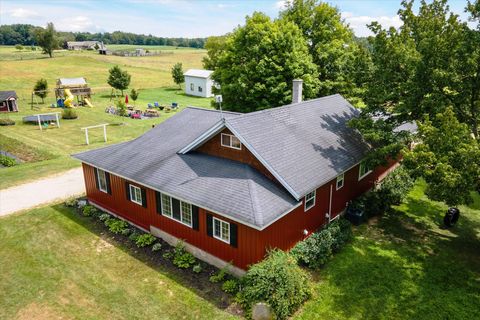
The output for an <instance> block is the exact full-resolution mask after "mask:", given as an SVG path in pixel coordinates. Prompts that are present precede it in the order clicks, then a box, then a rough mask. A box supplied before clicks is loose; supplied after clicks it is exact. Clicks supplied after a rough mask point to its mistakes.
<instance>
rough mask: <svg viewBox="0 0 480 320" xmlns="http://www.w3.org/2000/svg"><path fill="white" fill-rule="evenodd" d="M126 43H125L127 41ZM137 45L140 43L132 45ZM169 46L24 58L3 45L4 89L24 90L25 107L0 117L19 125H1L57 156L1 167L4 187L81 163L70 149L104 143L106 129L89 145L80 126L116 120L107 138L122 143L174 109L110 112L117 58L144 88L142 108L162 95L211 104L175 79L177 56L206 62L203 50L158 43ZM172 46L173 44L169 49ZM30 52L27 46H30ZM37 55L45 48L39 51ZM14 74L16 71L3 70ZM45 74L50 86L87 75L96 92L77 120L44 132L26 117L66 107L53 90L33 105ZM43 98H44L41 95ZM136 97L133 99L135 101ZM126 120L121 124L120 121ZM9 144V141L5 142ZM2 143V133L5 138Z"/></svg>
mask: <svg viewBox="0 0 480 320" xmlns="http://www.w3.org/2000/svg"><path fill="white" fill-rule="evenodd" d="M123 47H126V46H123ZM130 47H131V48H135V46H130ZM155 48H157V49H162V50H165V51H166V52H167V51H168V52H170V53H168V54H165V55H160V56H154V57H116V56H101V55H98V54H96V53H94V52H89V51H84V52H67V51H64V52H61V53H60V55H62V56H60V57H55V58H53V59H48V58H45V59H43V58H42V59H30V60H27V59H24V60H9V59H4V60H3V61H1V59H3V58H4V57H11V56H12V55H15V54H17V53H16V51H17V50H15V49H14V48H13V47H0V61H1V65H0V72H1V74H2V77H0V90H15V91H16V92H17V94H18V95H19V98H20V99H19V107H20V112H18V113H9V114H0V117H2V118H5V117H9V118H11V119H13V120H15V121H16V122H17V124H16V125H15V126H10V127H2V128H1V131H0V134H1V135H4V136H6V137H9V138H13V139H16V140H17V141H19V142H20V143H24V144H26V145H27V146H29V147H31V148H35V149H38V150H39V151H40V152H48V153H49V154H52V155H53V157H52V159H50V160H46V161H42V162H34V163H25V164H21V165H19V166H16V167H11V168H4V169H1V170H2V171H1V173H2V177H3V179H1V180H0V189H3V188H6V187H9V186H13V185H16V184H18V183H21V182H25V181H28V180H32V179H35V178H39V177H41V176H45V175H49V174H51V173H54V172H58V171H62V170H65V169H69V168H72V167H74V166H78V165H79V163H78V162H77V161H75V160H73V159H71V158H70V156H69V155H70V154H72V153H75V152H79V151H82V150H86V149H90V148H98V147H101V146H103V145H105V144H104V143H103V137H102V132H101V130H98V129H97V130H91V131H90V134H91V144H90V145H89V146H86V145H85V137H84V133H83V131H81V129H80V128H82V127H85V126H91V125H96V124H101V123H109V124H113V125H112V126H109V127H108V129H107V132H108V140H109V141H108V143H118V142H122V141H126V140H130V139H133V138H136V137H138V136H139V135H141V134H142V133H144V132H146V131H147V130H148V129H150V128H151V127H152V125H153V124H157V123H159V122H161V121H163V120H165V119H166V118H168V117H170V116H171V115H172V114H174V113H168V114H167V113H163V112H162V113H161V117H160V118H153V119H146V120H132V119H128V118H120V117H117V116H113V115H109V114H106V113H105V112H104V110H105V107H107V106H109V105H113V104H114V101H115V100H114V101H111V100H110V88H109V87H108V85H107V82H106V80H107V77H108V69H109V68H111V67H112V66H114V65H116V64H118V65H120V66H121V67H122V68H123V69H125V70H127V71H128V72H129V73H130V74H131V75H132V82H131V85H130V87H131V88H136V89H140V96H139V98H138V100H137V101H136V102H135V105H136V106H137V107H138V108H139V109H145V108H146V106H147V104H148V103H153V102H154V101H158V102H159V103H160V104H162V105H170V104H171V103H172V102H177V103H178V104H179V105H180V107H181V109H182V108H184V107H185V106H188V105H192V106H199V107H210V99H204V98H196V97H189V96H186V95H185V94H184V93H183V91H182V90H180V89H179V88H178V86H175V85H173V82H172V80H171V74H170V69H171V67H172V65H173V64H174V63H176V62H182V63H183V65H184V69H188V68H195V67H197V68H201V59H202V57H203V56H204V55H205V51H204V50H197V49H174V48H171V47H170V48H167V47H155ZM167 49H170V50H167ZM27 53H28V52H27ZM35 54H36V55H40V56H41V54H40V53H38V52H35ZM3 75H12V76H10V77H9V76H3ZM41 77H43V78H46V79H47V81H48V83H49V86H50V88H51V89H53V88H54V87H55V81H56V79H57V78H60V77H85V78H86V79H87V81H88V83H89V84H90V86H91V87H92V88H93V90H94V93H95V95H94V96H93V97H92V99H91V100H92V103H93V104H94V106H95V107H94V108H85V107H79V108H77V109H76V110H77V112H78V114H79V118H78V119H77V120H63V121H61V127H60V128H59V129H56V128H52V129H48V130H46V131H43V132H41V131H40V130H39V129H38V127H36V126H34V125H26V124H23V123H22V118H23V117H24V116H26V115H32V114H36V113H42V112H52V111H61V109H58V108H50V107H49V106H50V105H51V104H52V103H54V102H55V95H54V94H53V92H51V93H50V94H49V96H48V97H47V98H46V100H45V104H39V105H37V107H39V108H40V109H38V110H37V109H36V110H32V109H31V105H30V103H31V91H32V88H33V86H34V84H35V81H36V80H38V79H39V78H41ZM38 101H39V102H40V101H41V100H40V99H38ZM130 103H132V101H130ZM119 124H122V125H119ZM3 148H5V146H3ZM0 149H2V139H0Z"/></svg>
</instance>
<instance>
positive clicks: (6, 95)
mask: <svg viewBox="0 0 480 320" xmlns="http://www.w3.org/2000/svg"><path fill="white" fill-rule="evenodd" d="M10 98H15V99H18V97H17V93H16V92H15V91H0V102H3V101H5V100H8V99H10Z"/></svg>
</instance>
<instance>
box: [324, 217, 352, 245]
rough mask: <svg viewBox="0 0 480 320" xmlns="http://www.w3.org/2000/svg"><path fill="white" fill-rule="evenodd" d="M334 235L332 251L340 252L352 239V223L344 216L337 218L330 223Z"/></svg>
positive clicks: (330, 229)
mask: <svg viewBox="0 0 480 320" xmlns="http://www.w3.org/2000/svg"><path fill="white" fill-rule="evenodd" d="M328 230H329V231H330V234H331V236H332V240H333V242H332V251H333V252H339V251H340V250H341V249H342V248H343V246H344V245H345V244H346V243H347V242H348V241H350V240H351V239H352V237H353V234H352V225H351V224H350V222H348V220H346V219H344V218H340V219H336V220H335V221H333V222H332V223H330V224H329V225H328Z"/></svg>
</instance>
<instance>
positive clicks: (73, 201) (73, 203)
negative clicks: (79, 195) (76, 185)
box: [65, 198, 78, 208]
mask: <svg viewBox="0 0 480 320" xmlns="http://www.w3.org/2000/svg"><path fill="white" fill-rule="evenodd" d="M77 204H78V202H77V199H75V198H70V199H67V200H65V206H66V207H70V208H72V207H76V206H77Z"/></svg>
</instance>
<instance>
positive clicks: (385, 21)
mask: <svg viewBox="0 0 480 320" xmlns="http://www.w3.org/2000/svg"><path fill="white" fill-rule="evenodd" d="M342 18H343V19H345V22H347V23H348V24H349V25H350V27H351V28H352V29H353V31H354V32H355V35H357V36H359V37H366V36H370V35H372V32H371V31H370V30H369V29H368V28H367V24H370V23H372V22H373V21H377V22H378V23H380V24H381V25H382V27H384V28H389V27H395V28H399V27H401V26H402V24H403V23H402V21H401V20H400V17H399V16H398V15H395V16H392V17H389V16H378V17H371V16H355V15H354V14H353V13H351V12H342Z"/></svg>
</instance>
